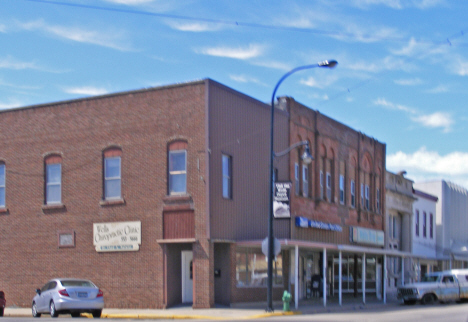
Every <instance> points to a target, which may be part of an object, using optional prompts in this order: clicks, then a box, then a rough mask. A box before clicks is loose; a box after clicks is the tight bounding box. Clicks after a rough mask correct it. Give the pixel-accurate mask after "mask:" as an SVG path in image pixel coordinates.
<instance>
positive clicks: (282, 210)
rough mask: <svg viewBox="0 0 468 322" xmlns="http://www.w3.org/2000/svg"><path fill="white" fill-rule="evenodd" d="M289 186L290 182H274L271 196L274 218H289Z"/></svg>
mask: <svg viewBox="0 0 468 322" xmlns="http://www.w3.org/2000/svg"><path fill="white" fill-rule="evenodd" d="M291 186H292V183H291V182H275V192H274V195H273V216H274V217H275V218H291V211H290V208H289V202H290V195H291Z"/></svg>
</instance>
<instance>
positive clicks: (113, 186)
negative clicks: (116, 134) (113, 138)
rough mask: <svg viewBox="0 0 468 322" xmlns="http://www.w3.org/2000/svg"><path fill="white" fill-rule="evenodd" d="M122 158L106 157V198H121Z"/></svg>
mask: <svg viewBox="0 0 468 322" xmlns="http://www.w3.org/2000/svg"><path fill="white" fill-rule="evenodd" d="M121 182H122V177H121V158H120V156H112V157H105V158H104V198H105V199H106V200H111V199H120V198H122V194H121V190H122V187H121Z"/></svg>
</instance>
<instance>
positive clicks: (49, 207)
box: [42, 203, 66, 210]
mask: <svg viewBox="0 0 468 322" xmlns="http://www.w3.org/2000/svg"><path fill="white" fill-rule="evenodd" d="M61 209H66V207H65V205H64V204H63V203H56V204H47V205H42V210H61Z"/></svg>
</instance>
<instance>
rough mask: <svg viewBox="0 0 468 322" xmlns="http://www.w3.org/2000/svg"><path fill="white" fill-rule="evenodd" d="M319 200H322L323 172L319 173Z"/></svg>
mask: <svg viewBox="0 0 468 322" xmlns="http://www.w3.org/2000/svg"><path fill="white" fill-rule="evenodd" d="M320 199H323V171H320Z"/></svg>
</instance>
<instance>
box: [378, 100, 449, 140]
mask: <svg viewBox="0 0 468 322" xmlns="http://www.w3.org/2000/svg"><path fill="white" fill-rule="evenodd" d="M373 103H374V104H375V105H377V106H383V107H385V108H387V109H391V110H398V111H403V112H405V113H407V114H408V115H409V116H410V119H411V120H412V121H413V122H416V123H419V124H421V125H422V126H424V127H428V128H442V129H443V132H444V133H447V132H450V131H451V130H452V125H453V124H454V123H455V121H454V120H453V117H452V115H451V114H450V113H447V112H434V113H432V114H423V113H421V112H420V111H418V110H417V109H414V108H411V107H408V106H404V105H400V104H394V103H392V102H389V101H387V100H386V99H384V98H378V99H376V100H375V101H374V102H373Z"/></svg>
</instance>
